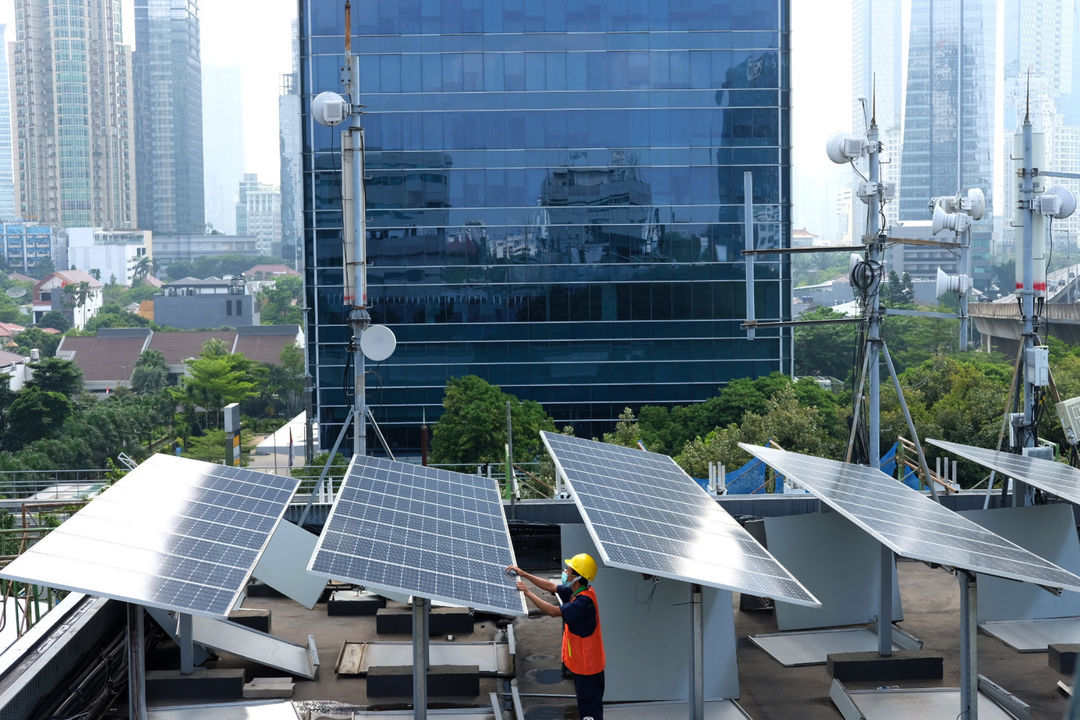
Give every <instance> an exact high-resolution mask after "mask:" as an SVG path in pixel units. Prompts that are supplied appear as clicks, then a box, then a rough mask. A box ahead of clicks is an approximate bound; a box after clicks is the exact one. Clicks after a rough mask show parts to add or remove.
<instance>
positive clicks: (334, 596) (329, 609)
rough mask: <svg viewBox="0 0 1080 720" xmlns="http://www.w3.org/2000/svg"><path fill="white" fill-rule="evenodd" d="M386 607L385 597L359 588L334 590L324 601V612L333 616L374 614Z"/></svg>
mask: <svg viewBox="0 0 1080 720" xmlns="http://www.w3.org/2000/svg"><path fill="white" fill-rule="evenodd" d="M384 607H386V598H384V597H381V596H379V595H372V594H371V593H365V592H360V591H359V590H336V591H334V592H333V593H331V594H330V599H329V600H328V601H327V603H326V614H327V615H335V616H348V615H374V614H375V613H377V612H378V611H379V610H381V609H382V608H384Z"/></svg>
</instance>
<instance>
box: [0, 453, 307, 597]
mask: <svg viewBox="0 0 1080 720" xmlns="http://www.w3.org/2000/svg"><path fill="white" fill-rule="evenodd" d="M185 481H186V482H185ZM299 483H300V480H299V478H291V477H283V476H278V475H270V474H267V473H261V472H256V471H253V470H247V469H244V468H235V467H228V466H224V465H216V464H213V463H208V462H202V461H199V460H190V459H187V458H179V457H174V456H170V455H164V454H157V455H152V456H150V458H148V459H147V460H145V461H144V462H143V463H142V464H140V465H139V466H138V467H136V468H135V469H134V470H132V471H131V472H129V473H128V474H127V475H125V476H124V477H123V478H121V479H120V480H118V481H117V482H116V483H115V484H114V485H112V486H111V487H109V488H107V489H106V490H105V491H104V492H102V493H101V494H100V495H99V496H98V497H96V498H94V499H93V500H91V501H90V502H89V503H88V504H87V505H86V506H84V507H83V508H82V509H80V510H79V511H78V512H76V513H75V514H74V515H72V516H71V517H70V518H68V519H67V520H66V521H65V522H63V523H62V524H61V525H60V526H59V527H57V528H55V529H54V530H52V531H51V532H50V533H49V534H48V535H46V536H45V537H44V538H42V539H41V540H39V541H38V542H37V543H35V544H34V545H32V546H31V547H30V548H29V549H27V550H26V552H24V553H23V554H22V555H20V556H19V557H17V558H16V559H15V560H13V561H12V562H11V563H9V564H8V565H7V566H6V567H5V568H3V570H0V577H4V578H8V579H11V580H16V581H19V582H26V583H31V584H34V585H43V586H47V587H53V588H58V589H61V590H71V591H75V592H82V593H87V594H90V595H98V596H102V597H107V598H112V599H114V600H120V601H123V602H130V603H135V604H138V605H143V606H146V607H154V608H161V609H163V610H168V611H175V612H180V613H189V614H192V615H205V616H208V617H215V618H221V617H227V616H228V614H229V612H230V610H231V609H232V608H233V606H234V605H235V604H236V603H237V602H238V601H239V599H240V597H241V594H242V593H243V590H244V587H245V586H246V584H247V581H248V578H249V577H250V576H251V572H252V569H253V568H254V567H255V564H256V563H257V562H258V560H259V557H260V556H261V555H262V553H263V551H264V550H265V549H266V545H267V543H269V541H270V536H271V535H272V534H273V532H274V529H275V528H276V527H277V525H278V523H279V522H280V521H281V518H282V517H283V516H284V514H285V510H286V509H287V507H288V504H289V501H290V500H291V499H292V497H293V494H294V493H295V492H296V488H297V486H298V485H299ZM229 539H231V540H232V541H233V542H229ZM211 553H214V557H213V558H211ZM165 566H168V570H167V571H166V572H167V573H168V574H166V572H161V573H155V572H150V571H148V570H147V568H148V567H153V568H154V569H156V570H161V569H162V568H164V567H165ZM125 584H126V587H125Z"/></svg>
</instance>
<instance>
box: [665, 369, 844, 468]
mask: <svg viewBox="0 0 1080 720" xmlns="http://www.w3.org/2000/svg"><path fill="white" fill-rule="evenodd" d="M769 440H772V441H774V442H776V443H777V444H778V445H780V446H781V447H783V448H784V449H785V450H791V451H794V452H801V453H806V454H808V455H816V456H819V457H836V455H837V454H838V453H839V450H840V443H839V442H837V441H836V440H835V439H834V438H833V437H831V436H830V435H829V433H828V432H827V431H826V428H825V426H824V423H823V420H822V416H821V413H820V411H819V410H818V409H817V408H816V407H806V406H803V405H802V404H801V403H800V402H799V398H798V396H797V395H796V392H795V388H794V387H793V386H792V385H790V384H789V385H787V386H785V387H783V388H781V389H780V390H779V391H778V392H776V393H775V394H773V395H772V396H770V397H769V398H768V399H767V400H766V402H765V408H764V412H763V413H761V414H758V413H756V412H753V411H749V412H747V413H746V414H745V415H744V416H743V418H742V422H741V423H740V424H736V423H731V424H730V425H728V426H727V427H724V428H717V429H716V430H714V431H713V432H711V433H709V434H708V435H707V436H706V437H704V438H696V439H694V440H692V441H690V442H689V443H687V445H686V446H685V447H684V448H683V451H682V453H680V455H679V457H678V458H676V461H677V462H678V463H679V465H680V466H681V467H682V468H683V469H684V470H686V472H687V473H689V474H690V475H692V476H694V477H706V476H707V474H708V463H709V462H720V463H723V464H724V465H726V466H727V467H729V468H736V467H740V466H741V465H743V464H745V463H746V462H747V461H748V460H749V459H750V456H749V454H748V453H746V452H745V451H744V450H742V448H740V447H739V445H738V444H739V443H740V442H745V443H751V444H754V445H765V444H766V443H768V442H769Z"/></svg>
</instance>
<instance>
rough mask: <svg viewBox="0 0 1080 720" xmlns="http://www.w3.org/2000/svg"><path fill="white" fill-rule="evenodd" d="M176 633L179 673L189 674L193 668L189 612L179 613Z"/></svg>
mask: <svg viewBox="0 0 1080 720" xmlns="http://www.w3.org/2000/svg"><path fill="white" fill-rule="evenodd" d="M176 635H177V642H178V643H179V644H180V674H181V675H190V674H191V673H192V672H194V670H195V641H194V639H193V634H192V632H191V615H190V614H188V613H180V622H179V624H178V625H177V628H176Z"/></svg>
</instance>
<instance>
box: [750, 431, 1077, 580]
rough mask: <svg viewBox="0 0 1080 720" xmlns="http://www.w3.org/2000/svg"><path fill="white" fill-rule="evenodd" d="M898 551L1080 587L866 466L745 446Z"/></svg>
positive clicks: (1042, 562)
mask: <svg viewBox="0 0 1080 720" xmlns="http://www.w3.org/2000/svg"><path fill="white" fill-rule="evenodd" d="M739 445H740V447H742V448H743V449H744V450H746V451H747V452H749V453H752V454H753V455H755V456H757V457H758V458H760V459H761V460H762V461H764V462H765V463H766V464H768V465H769V466H771V467H772V468H774V469H775V470H776V471H777V472H779V473H782V474H783V475H784V476H785V477H786V478H788V479H789V480H793V481H795V482H797V483H798V484H799V485H801V486H803V487H804V488H806V489H807V490H809V491H810V493H811V494H813V495H815V496H816V497H818V498H820V499H821V500H822V501H823V502H824V503H826V504H827V505H828V506H829V507H831V508H833V509H834V510H836V511H837V512H839V513H841V514H842V515H843V516H844V517H846V518H847V519H848V520H850V521H851V522H853V523H855V524H856V525H858V526H859V527H861V528H862V529H863V530H865V531H866V532H868V533H870V534H871V535H872V536H874V537H875V538H877V539H878V540H879V541H880V542H881V543H882V544H884V545H885V546H886V547H889V548H890V549H892V550H893V551H894V552H895V553H896V554H898V555H901V556H903V557H907V558H912V559H914V560H922V561H925V562H931V563H937V564H939V565H947V566H949V567H953V568H960V569H963V570H970V571H972V572H980V573H985V574H987V575H994V576H996V577H1003V578H1009V579H1012V580H1020V581H1022V582H1031V583H1035V584H1037V585H1044V586H1047V587H1054V588H1062V589H1066V590H1072V591H1074V592H1080V577H1077V576H1076V575H1073V574H1072V573H1070V572H1068V571H1067V570H1063V569H1062V568H1060V567H1058V566H1057V565H1054V564H1053V563H1050V562H1047V561H1046V560H1043V559H1042V558H1041V557H1039V556H1038V555H1035V554H1034V553H1031V552H1028V551H1027V550H1025V549H1024V548H1022V547H1020V546H1019V545H1016V544H1014V543H1012V542H1009V541H1008V540H1006V539H1005V538H1003V537H1001V536H1000V535H997V534H995V533H992V532H990V531H989V530H987V529H985V528H983V527H981V526H979V525H976V524H975V523H973V522H971V521H970V520H968V519H966V518H964V517H963V516H961V515H958V514H957V513H954V512H953V511H952V510H949V509H948V508H946V507H944V506H942V505H940V504H938V503H936V502H934V501H933V500H931V499H930V498H928V497H926V496H925V495H923V494H921V493H919V492H917V491H915V490H912V489H911V488H909V487H907V486H906V485H904V484H902V483H899V482H897V481H896V480H894V479H893V478H891V477H889V476H888V475H886V474H885V473H883V472H881V471H880V470H876V469H874V468H870V467H867V466H865V465H853V464H851V463H843V462H838V461H836V460H826V459H824V458H818V457H813V456H810V455H802V454H799V453H793V452H786V451H784V450H776V449H773V448H765V447H759V446H757V445H748V444H746V443H739Z"/></svg>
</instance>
